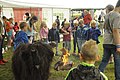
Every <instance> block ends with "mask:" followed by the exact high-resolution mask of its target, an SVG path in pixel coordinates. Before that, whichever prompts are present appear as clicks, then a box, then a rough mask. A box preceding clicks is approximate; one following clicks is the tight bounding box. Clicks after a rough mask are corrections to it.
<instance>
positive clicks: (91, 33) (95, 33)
mask: <svg viewBox="0 0 120 80" xmlns="http://www.w3.org/2000/svg"><path fill="white" fill-rule="evenodd" d="M86 35H87V40H90V39H93V40H95V41H96V43H97V44H99V43H100V42H99V40H98V37H99V36H100V35H101V32H100V30H99V29H98V28H97V27H96V21H95V20H92V21H91V28H90V29H88V30H87V32H86Z"/></svg>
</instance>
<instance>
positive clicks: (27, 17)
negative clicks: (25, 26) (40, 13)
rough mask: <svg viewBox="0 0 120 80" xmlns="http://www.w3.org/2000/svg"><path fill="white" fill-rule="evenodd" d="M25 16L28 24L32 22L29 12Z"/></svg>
mask: <svg viewBox="0 0 120 80" xmlns="http://www.w3.org/2000/svg"><path fill="white" fill-rule="evenodd" d="M25 16H26V22H28V21H29V20H30V15H29V13H28V12H26V13H25Z"/></svg>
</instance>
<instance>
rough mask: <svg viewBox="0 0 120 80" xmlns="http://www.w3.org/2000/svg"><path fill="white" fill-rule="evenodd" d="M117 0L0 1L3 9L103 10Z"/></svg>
mask: <svg viewBox="0 0 120 80" xmlns="http://www.w3.org/2000/svg"><path fill="white" fill-rule="evenodd" d="M117 1H118V0H0V6H3V7H53V8H105V6H106V5H108V4H112V5H114V6H115V4H116V2H117Z"/></svg>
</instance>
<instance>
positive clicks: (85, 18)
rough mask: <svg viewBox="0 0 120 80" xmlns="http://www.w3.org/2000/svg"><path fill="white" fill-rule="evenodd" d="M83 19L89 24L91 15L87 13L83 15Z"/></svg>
mask: <svg viewBox="0 0 120 80" xmlns="http://www.w3.org/2000/svg"><path fill="white" fill-rule="evenodd" d="M83 20H84V24H89V23H90V22H91V20H92V17H91V15H90V14H87V15H85V16H84V19H83Z"/></svg>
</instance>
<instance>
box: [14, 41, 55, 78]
mask: <svg viewBox="0 0 120 80" xmlns="http://www.w3.org/2000/svg"><path fill="white" fill-rule="evenodd" d="M53 56H54V53H53V51H52V48H51V46H49V45H47V44H42V43H41V42H35V43H33V44H21V45H20V46H19V47H18V48H17V49H16V50H15V52H14V55H13V58H12V70H13V74H14V76H15V80H48V77H49V68H50V64H51V62H52V59H53Z"/></svg>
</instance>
